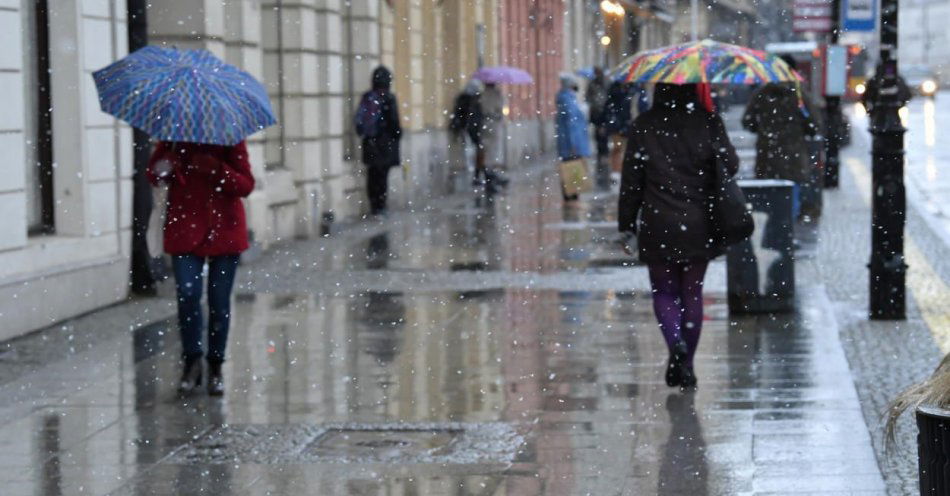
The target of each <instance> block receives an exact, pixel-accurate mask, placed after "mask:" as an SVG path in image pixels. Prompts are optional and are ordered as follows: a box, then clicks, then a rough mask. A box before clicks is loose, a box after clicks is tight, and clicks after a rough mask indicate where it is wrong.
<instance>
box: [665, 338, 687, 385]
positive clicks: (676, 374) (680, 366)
mask: <svg viewBox="0 0 950 496" xmlns="http://www.w3.org/2000/svg"><path fill="white" fill-rule="evenodd" d="M688 353H689V352H688V349H687V347H686V342H685V341H678V342H677V343H676V344H674V345H673V349H672V350H671V351H670V359H669V361H668V362H667V363H666V385H667V386H669V387H676V386H680V385H681V383H682V381H683V370H684V366H685V365H686V357H687V355H688Z"/></svg>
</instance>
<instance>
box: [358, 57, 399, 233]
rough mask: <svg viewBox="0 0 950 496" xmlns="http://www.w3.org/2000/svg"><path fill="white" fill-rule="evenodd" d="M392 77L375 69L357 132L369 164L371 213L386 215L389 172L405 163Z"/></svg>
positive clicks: (382, 69) (361, 111)
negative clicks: (401, 154) (391, 89)
mask: <svg viewBox="0 0 950 496" xmlns="http://www.w3.org/2000/svg"><path fill="white" fill-rule="evenodd" d="M392 82H393V75H392V73H391V72H390V71H389V69H387V68H386V67H384V66H379V67H377V68H376V69H374V70H373V76H372V89H371V90H370V91H367V92H366V93H364V94H363V97H362V99H361V100H360V108H359V109H358V110H357V118H356V132H357V134H359V135H360V137H362V138H363V147H362V148H363V163H364V164H366V194H367V196H368V197H369V206H370V214H372V215H382V214H385V213H386V197H387V195H388V193H389V169H391V168H393V167H396V166H398V165H400V164H401V163H402V160H401V157H400V154H399V141H400V139H402V126H401V124H400V122H399V104H398V102H397V101H396V96H395V95H393V94H392V92H391V91H390V87H391V86H392Z"/></svg>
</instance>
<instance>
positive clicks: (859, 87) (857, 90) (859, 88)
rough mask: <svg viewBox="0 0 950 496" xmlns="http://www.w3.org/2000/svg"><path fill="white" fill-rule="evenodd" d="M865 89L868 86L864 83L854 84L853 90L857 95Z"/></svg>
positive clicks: (861, 93)
mask: <svg viewBox="0 0 950 496" xmlns="http://www.w3.org/2000/svg"><path fill="white" fill-rule="evenodd" d="M867 90H868V87H867V86H865V85H864V83H858V84H856V85H854V92H855V93H857V94H859V95H863V94H864V92H865V91H867Z"/></svg>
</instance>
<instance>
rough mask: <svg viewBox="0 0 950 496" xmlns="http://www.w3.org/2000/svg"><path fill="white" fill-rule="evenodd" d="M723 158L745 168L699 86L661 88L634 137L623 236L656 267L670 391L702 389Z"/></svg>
mask: <svg viewBox="0 0 950 496" xmlns="http://www.w3.org/2000/svg"><path fill="white" fill-rule="evenodd" d="M717 160H722V161H724V162H725V166H726V169H727V170H728V171H729V173H730V174H735V173H736V172H737V171H738V169H739V158H738V157H737V156H736V151H735V149H734V148H733V147H732V144H731V143H730V142H729V137H728V136H727V135H726V129H725V126H724V125H723V123H722V119H720V117H719V116H718V115H717V114H714V113H711V112H709V111H707V110H706V109H705V108H704V107H703V106H702V105H701V104H700V100H699V98H698V93H697V88H696V85H666V84H658V85H657V87H656V91H655V93H654V100H653V107H652V108H651V109H650V110H648V111H647V112H645V113H643V114H641V115H640V116H639V117H637V119H636V120H635V121H634V123H633V126H632V128H631V130H630V133H629V136H628V146H627V152H626V155H625V158H624V165H623V176H622V179H621V186H620V207H619V212H618V216H619V228H620V231H622V232H624V233H629V235H630V236H632V235H634V234H635V235H636V236H637V246H638V247H639V251H640V260H641V261H642V262H644V263H646V264H647V265H648V267H649V271H650V283H651V286H652V287H653V309H654V311H655V313H656V318H657V320H658V321H659V323H660V329H661V330H662V331H663V336H664V338H665V339H666V343H667V346H668V348H669V350H670V360H669V363H668V365H667V372H666V382H667V384H668V385H669V386H671V387H674V386H681V387H688V388H691V387H695V385H696V376H695V374H694V373H693V356H694V354H695V353H696V346H697V345H698V344H699V334H700V331H701V329H702V322H703V300H702V290H703V278H704V276H705V274H706V266H707V264H708V262H709V261H710V260H711V259H713V258H715V257H716V256H718V255H720V254H721V253H722V248H721V247H720V246H718V244H717V243H715V242H714V241H713V238H714V237H715V235H714V232H713V230H714V226H713V224H712V220H711V218H710V203H709V197H710V195H711V193H712V190H713V182H714V179H715V177H714V176H715V172H716V163H717ZM638 215H639V217H640V220H639V225H638V224H637V217H638Z"/></svg>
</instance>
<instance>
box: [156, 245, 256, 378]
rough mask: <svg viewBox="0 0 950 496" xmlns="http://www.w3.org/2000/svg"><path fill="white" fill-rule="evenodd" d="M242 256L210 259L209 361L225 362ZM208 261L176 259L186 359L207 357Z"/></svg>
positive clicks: (180, 257)
mask: <svg viewBox="0 0 950 496" xmlns="http://www.w3.org/2000/svg"><path fill="white" fill-rule="evenodd" d="M239 259H240V255H222V256H217V257H208V259H207V260H208V353H207V357H208V361H209V362H223V361H224V352H225V348H226V347H227V344H228V327H229V325H230V322H231V288H232V287H233V286H234V274H235V272H237V266H238V260H239ZM204 264H205V257H199V256H197V255H176V256H174V257H172V268H173V270H174V272H175V287H176V289H177V293H178V328H179V330H180V331H181V348H182V355H183V356H184V357H185V358H186V359H188V358H198V357H201V356H203V355H205V353H204V346H203V343H202V339H201V338H202V334H203V331H204V325H203V319H202V316H201V293H202V290H203V287H202V286H203V281H202V279H203V275H202V271H203V269H204Z"/></svg>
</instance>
